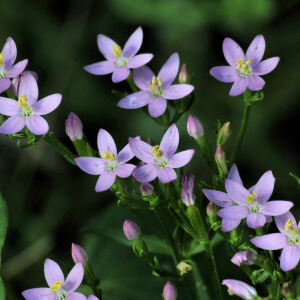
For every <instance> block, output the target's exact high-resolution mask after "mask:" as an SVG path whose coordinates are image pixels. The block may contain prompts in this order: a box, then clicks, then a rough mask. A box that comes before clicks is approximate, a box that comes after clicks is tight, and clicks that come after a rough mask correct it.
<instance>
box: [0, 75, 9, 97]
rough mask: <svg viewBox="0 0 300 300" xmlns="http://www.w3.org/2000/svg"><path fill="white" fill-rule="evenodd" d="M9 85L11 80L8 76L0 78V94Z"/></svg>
mask: <svg viewBox="0 0 300 300" xmlns="http://www.w3.org/2000/svg"><path fill="white" fill-rule="evenodd" d="M10 85H11V81H10V80H9V79H8V78H1V79H0V94H1V93H3V92H5V91H6V90H7V89H8V88H9V87H10Z"/></svg>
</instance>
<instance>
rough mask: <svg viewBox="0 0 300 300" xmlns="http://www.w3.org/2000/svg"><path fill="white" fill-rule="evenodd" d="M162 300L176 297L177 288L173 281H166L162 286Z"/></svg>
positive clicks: (173, 299) (171, 299) (172, 299)
mask: <svg viewBox="0 0 300 300" xmlns="http://www.w3.org/2000/svg"><path fill="white" fill-rule="evenodd" d="M163 295H164V300H176V298H177V289H176V287H175V285H174V284H173V283H171V282H170V281H168V282H167V283H166V284H165V286H164V291H163Z"/></svg>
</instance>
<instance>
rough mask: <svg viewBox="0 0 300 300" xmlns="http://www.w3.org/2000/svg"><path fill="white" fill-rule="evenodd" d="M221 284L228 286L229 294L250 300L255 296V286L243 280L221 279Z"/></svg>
mask: <svg viewBox="0 0 300 300" xmlns="http://www.w3.org/2000/svg"><path fill="white" fill-rule="evenodd" d="M222 284H223V285H226V286H227V287H228V292H229V293H230V294H234V295H237V296H239V297H241V298H243V299H247V300H252V299H255V297H256V296H257V293H256V290H255V288H254V287H252V286H250V285H248V284H247V283H245V282H242V281H239V280H234V279H226V280H223V282H222Z"/></svg>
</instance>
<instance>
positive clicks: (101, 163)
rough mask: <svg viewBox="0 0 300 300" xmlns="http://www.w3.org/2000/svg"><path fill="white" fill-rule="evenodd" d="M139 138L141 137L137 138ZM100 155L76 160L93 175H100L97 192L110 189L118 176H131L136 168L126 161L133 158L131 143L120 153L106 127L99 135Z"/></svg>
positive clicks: (82, 168)
mask: <svg viewBox="0 0 300 300" xmlns="http://www.w3.org/2000/svg"><path fill="white" fill-rule="evenodd" d="M135 139H139V138H135ZM97 142H98V149H99V153H100V156H101V158H99V157H77V158H75V162H76V164H77V165H78V167H79V168H80V169H81V170H83V171H84V172H86V173H88V174H91V175H100V177H99V179H98V181H97V184H96V192H103V191H106V190H108V189H109V188H110V187H111V186H112V185H113V184H114V182H115V180H116V176H118V177H121V178H126V177H129V176H130V175H131V173H132V171H133V169H134V168H135V166H134V165H132V164H127V163H126V162H127V161H129V160H130V159H132V158H133V156H134V155H133V153H132V151H131V150H130V147H129V145H126V146H125V147H124V148H123V149H122V150H121V151H120V152H119V153H117V147H116V144H115V142H114V139H113V138H112V136H111V135H110V134H109V133H108V132H107V131H106V130H104V129H100V130H99V133H98V137H97Z"/></svg>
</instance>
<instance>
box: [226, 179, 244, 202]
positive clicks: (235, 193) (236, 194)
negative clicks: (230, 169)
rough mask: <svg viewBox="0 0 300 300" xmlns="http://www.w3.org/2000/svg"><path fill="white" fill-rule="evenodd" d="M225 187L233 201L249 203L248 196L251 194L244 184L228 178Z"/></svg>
mask: <svg viewBox="0 0 300 300" xmlns="http://www.w3.org/2000/svg"><path fill="white" fill-rule="evenodd" d="M225 189H226V191H227V193H228V196H229V197H230V198H231V200H232V201H234V202H236V203H238V204H240V205H247V203H246V197H247V196H249V192H248V191H247V190H246V189H245V188H244V187H243V186H242V185H240V184H238V183H236V182H235V181H232V180H230V179H226V181H225Z"/></svg>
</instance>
